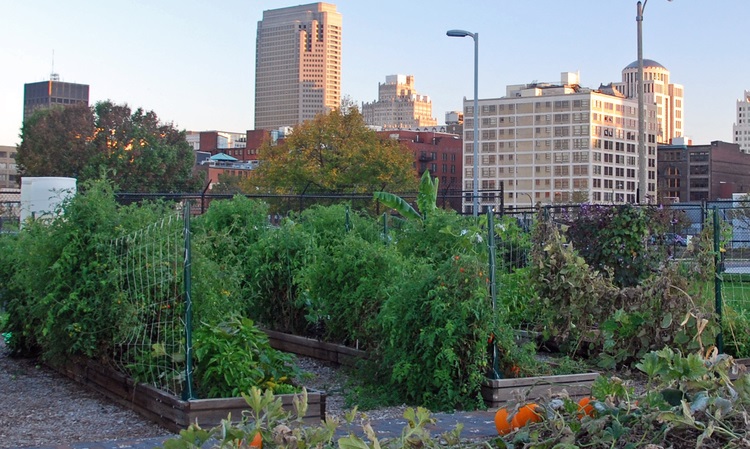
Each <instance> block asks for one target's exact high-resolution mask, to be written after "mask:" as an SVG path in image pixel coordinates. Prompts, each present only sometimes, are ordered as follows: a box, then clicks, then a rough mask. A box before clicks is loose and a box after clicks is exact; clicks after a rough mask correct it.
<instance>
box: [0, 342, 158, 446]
mask: <svg viewBox="0 0 750 449" xmlns="http://www.w3.org/2000/svg"><path fill="white" fill-rule="evenodd" d="M170 434H171V433H170V432H169V431H168V430H166V429H164V428H163V427H160V426H157V425H156V424H154V423H152V422H151V421H149V420H147V419H145V418H143V417H141V416H140V415H138V414H137V413H135V412H133V411H131V410H129V409H126V408H124V407H122V406H120V405H117V404H115V403H113V402H111V401H109V400H108V399H107V398H105V397H104V396H102V395H100V394H99V393H95V392H92V391H89V390H87V389H86V388H84V387H83V386H81V385H79V384H77V383H76V382H74V381H72V380H70V379H68V378H67V377H64V376H62V375H60V374H58V373H57V372H55V371H53V370H51V369H49V368H47V367H46V366H43V365H39V364H37V361H36V360H32V359H19V358H10V357H8V351H7V350H6V348H5V346H4V344H3V343H2V340H1V339H0V448H18V447H28V446H43V445H59V444H70V443H76V442H84V441H111V440H118V439H136V438H148V437H156V436H163V435H170Z"/></svg>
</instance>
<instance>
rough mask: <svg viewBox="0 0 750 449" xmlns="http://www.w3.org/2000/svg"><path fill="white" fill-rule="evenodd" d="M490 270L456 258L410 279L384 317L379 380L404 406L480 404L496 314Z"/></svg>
mask: <svg viewBox="0 0 750 449" xmlns="http://www.w3.org/2000/svg"><path fill="white" fill-rule="evenodd" d="M485 271H486V267H485V266H484V264H483V263H481V262H480V260H479V259H478V258H477V257H476V256H471V255H468V254H467V255H461V256H454V257H452V258H451V259H449V260H446V261H444V262H443V263H440V264H437V265H436V266H435V267H432V266H431V265H430V264H427V263H425V264H418V265H416V266H415V269H413V271H410V272H409V273H407V277H408V278H410V279H412V282H409V283H403V284H401V289H400V290H399V291H398V292H397V293H394V294H393V295H391V296H390V297H389V298H388V300H387V301H386V302H385V304H384V305H383V310H382V312H381V314H380V316H379V317H378V322H379V323H380V325H381V326H382V329H383V330H382V332H383V335H384V338H383V342H382V344H381V345H380V347H379V348H378V349H377V355H376V360H377V361H378V365H379V366H380V367H387V370H382V368H377V367H375V368H374V370H376V371H374V374H375V375H376V378H378V379H380V380H381V381H382V382H384V383H386V384H387V385H389V386H390V388H391V389H392V390H393V391H394V392H397V396H398V397H400V398H401V400H406V401H408V402H409V403H417V404H422V405H424V406H426V407H429V408H432V409H441V410H442V409H453V408H454V407H461V408H475V407H479V406H481V403H482V402H481V397H480V395H479V390H480V385H481V382H482V380H483V379H484V373H485V372H486V370H487V352H486V351H487V341H488V338H489V335H490V329H491V323H492V314H491V313H490V311H491V305H490V303H489V298H488V296H487V285H486V273H485Z"/></svg>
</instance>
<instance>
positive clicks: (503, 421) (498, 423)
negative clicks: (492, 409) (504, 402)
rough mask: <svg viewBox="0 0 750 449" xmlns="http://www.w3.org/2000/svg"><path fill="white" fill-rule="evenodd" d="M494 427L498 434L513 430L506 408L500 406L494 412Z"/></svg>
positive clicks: (505, 433)
mask: <svg viewBox="0 0 750 449" xmlns="http://www.w3.org/2000/svg"><path fill="white" fill-rule="evenodd" d="M495 428H496V429H497V433H498V434H499V435H507V434H509V433H510V432H511V431H512V430H513V427H512V426H511V423H510V421H508V410H506V409H504V408H501V409H500V410H498V411H497V412H496V413H495Z"/></svg>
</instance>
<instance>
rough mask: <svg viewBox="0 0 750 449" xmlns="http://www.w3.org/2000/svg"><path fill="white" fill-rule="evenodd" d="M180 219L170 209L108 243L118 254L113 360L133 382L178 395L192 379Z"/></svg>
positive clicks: (181, 224) (184, 260) (183, 234)
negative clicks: (154, 220)
mask: <svg viewBox="0 0 750 449" xmlns="http://www.w3.org/2000/svg"><path fill="white" fill-rule="evenodd" d="M188 207H189V206H188ZM185 223H186V221H183V220H181V219H180V216H179V214H178V213H175V214H171V215H169V216H167V217H165V218H164V219H162V220H161V221H159V222H157V223H154V224H151V225H149V226H148V227H146V228H144V229H142V230H139V231H137V232H134V233H132V234H130V235H128V236H125V237H122V238H118V239H117V240H115V241H114V242H112V244H111V250H112V251H113V254H114V255H115V256H116V257H117V260H119V264H118V266H117V273H116V276H117V279H118V284H117V285H118V286H119V289H118V291H117V294H116V303H117V304H116V305H115V307H116V309H117V311H118V317H119V319H118V326H117V329H116V332H115V334H114V342H113V344H114V348H115V354H114V356H113V363H114V365H115V367H116V368H117V369H118V370H119V371H120V372H122V373H124V374H126V375H128V376H130V377H132V378H133V379H134V380H135V381H137V382H141V383H146V384H149V385H152V386H154V387H156V388H158V389H160V390H163V391H167V392H169V393H172V394H174V395H181V396H183V397H184V396H185V392H186V391H188V392H189V390H190V384H191V382H190V379H189V375H190V363H189V362H190V357H189V355H190V342H189V341H188V337H189V333H188V332H187V330H188V329H189V326H190V323H189V321H188V319H187V318H186V316H189V314H188V312H189V302H188V301H186V299H187V297H186V291H189V290H186V288H185V287H186V285H185V280H186V279H185V266H186V263H189V259H186V248H187V247H188V246H187V245H186V238H187V237H188V236H189V232H186V228H185ZM188 396H190V394H188Z"/></svg>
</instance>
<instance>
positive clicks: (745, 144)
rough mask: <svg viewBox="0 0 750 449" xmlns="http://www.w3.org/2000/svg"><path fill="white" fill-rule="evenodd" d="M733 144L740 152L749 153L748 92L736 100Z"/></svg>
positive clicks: (749, 111)
mask: <svg viewBox="0 0 750 449" xmlns="http://www.w3.org/2000/svg"><path fill="white" fill-rule="evenodd" d="M732 131H733V132H734V143H736V144H737V145H739V146H740V151H742V152H743V153H750V90H746V91H745V96H744V97H742V99H741V100H737V120H736V121H735V122H734V126H733V127H732Z"/></svg>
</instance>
